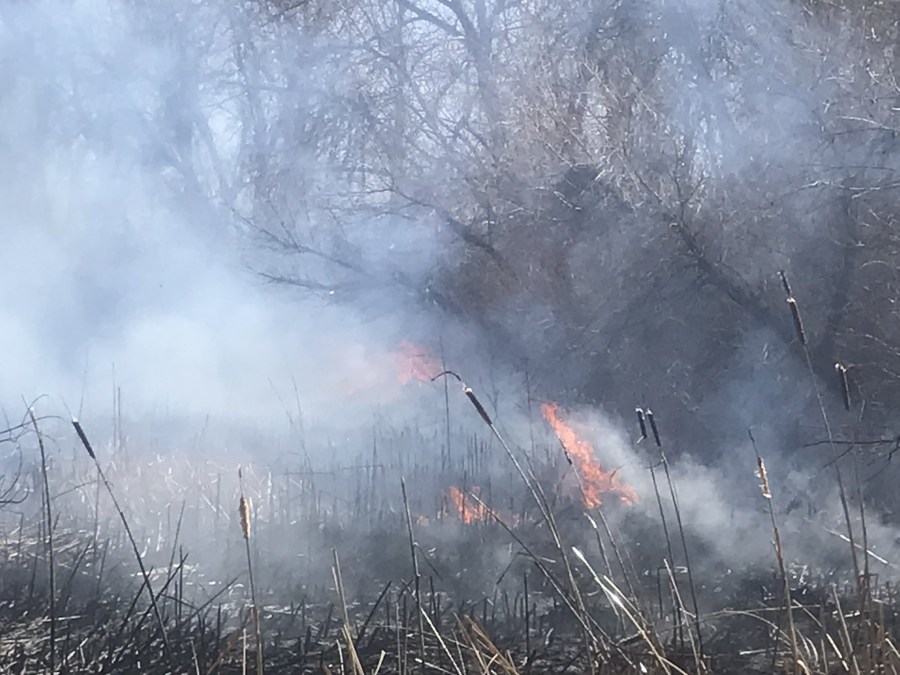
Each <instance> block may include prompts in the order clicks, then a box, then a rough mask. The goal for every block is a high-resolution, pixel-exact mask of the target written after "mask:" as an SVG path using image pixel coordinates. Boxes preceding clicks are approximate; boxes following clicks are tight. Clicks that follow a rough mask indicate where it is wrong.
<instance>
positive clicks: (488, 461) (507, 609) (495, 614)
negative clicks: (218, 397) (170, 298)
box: [0, 433, 898, 675]
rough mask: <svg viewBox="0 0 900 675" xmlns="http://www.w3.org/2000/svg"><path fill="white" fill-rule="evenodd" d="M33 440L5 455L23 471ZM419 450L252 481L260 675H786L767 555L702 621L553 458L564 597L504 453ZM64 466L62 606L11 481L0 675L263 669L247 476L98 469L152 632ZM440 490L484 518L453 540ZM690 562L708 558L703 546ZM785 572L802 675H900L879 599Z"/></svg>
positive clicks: (404, 448)
mask: <svg viewBox="0 0 900 675" xmlns="http://www.w3.org/2000/svg"><path fill="white" fill-rule="evenodd" d="M32 441H33V439H29V437H27V436H24V435H23V436H21V437H19V438H17V439H16V442H15V443H16V447H17V448H18V449H19V450H27V451H30V450H29V443H30V442H32ZM429 442H432V443H437V442H439V441H438V439H435V438H427V437H421V436H417V435H416V434H415V433H406V434H400V435H398V436H392V437H391V438H381V439H379V442H376V443H373V446H372V447H371V448H367V449H366V450H365V451H364V452H361V453H357V454H356V455H352V453H351V456H350V457H349V460H348V458H347V457H346V456H343V457H341V458H340V459H338V458H337V455H335V459H334V460H333V463H332V465H331V466H324V467H323V466H313V464H312V463H311V462H309V461H308V460H305V459H299V460H297V461H296V462H295V463H294V465H293V466H291V467H288V466H287V465H286V466H284V467H281V468H279V469H265V470H263V469H261V468H260V467H255V466H246V465H245V466H244V467H243V483H244V490H245V492H246V494H247V496H248V497H249V498H250V501H251V504H252V517H251V531H250V539H249V543H250V550H251V557H252V563H253V574H254V578H255V582H256V593H257V597H258V603H259V609H260V612H259V617H260V629H261V634H262V638H263V659H262V662H263V668H264V670H265V672H270V673H334V674H336V673H353V674H354V675H356V674H357V673H360V672H362V673H366V674H367V675H368V674H370V673H376V672H377V673H448V672H449V673H466V674H469V673H523V674H524V673H587V672H592V669H593V672H598V673H600V672H604V673H632V672H634V673H641V672H648V673H656V672H659V673H662V672H672V673H676V672H682V671H683V672H697V671H704V672H721V673H756V672H759V673H768V672H793V668H794V656H793V652H792V648H791V645H790V639H789V635H788V633H787V630H788V628H787V623H786V611H785V599H784V595H783V582H782V579H781V578H780V575H779V573H778V571H777V567H776V566H775V561H774V556H773V557H772V564H771V565H770V566H759V565H754V566H748V567H747V568H746V569H724V568H723V569H718V568H716V567H715V566H712V567H706V566H698V567H697V568H696V570H695V577H696V579H695V581H696V584H695V585H696V588H695V591H696V593H697V595H698V601H699V604H700V607H701V616H700V618H699V621H697V617H694V616H693V614H692V611H691V606H692V605H691V599H690V597H689V596H690V589H689V585H688V582H687V578H686V569H685V567H684V562H683V561H682V560H679V555H677V551H676V555H675V558H676V564H675V566H674V569H673V570H672V575H671V576H672V577H673V578H674V584H673V583H672V582H670V581H669V576H670V575H669V572H668V571H667V570H666V567H665V563H663V562H661V561H663V560H667V554H666V550H667V545H666V542H665V540H664V537H663V535H662V532H661V529H660V526H659V523H658V522H656V521H654V520H653V519H652V518H649V517H647V516H643V515H639V514H636V513H629V512H628V507H626V506H622V505H620V504H617V503H610V504H604V505H603V506H602V507H601V509H600V512H599V513H602V514H603V515H604V516H605V518H606V519H607V522H608V523H609V524H610V525H609V527H610V531H609V532H606V531H605V527H604V526H603V525H602V524H600V523H598V519H597V516H598V512H597V510H596V509H595V510H593V516H592V517H593V520H594V524H596V525H597V527H596V528H595V527H594V526H592V524H591V522H590V521H589V520H588V519H587V518H586V517H585V512H586V509H585V508H584V507H583V506H582V504H581V502H580V500H579V499H577V493H574V492H573V491H572V490H571V489H567V488H566V481H565V478H564V477H565V474H566V471H567V466H566V464H565V462H564V461H559V459H558V457H556V458H554V453H553V452H552V451H547V452H543V453H541V452H539V453H536V454H535V455H534V456H533V457H532V458H531V459H532V461H531V467H532V470H533V472H534V474H535V475H536V476H539V477H540V481H539V482H540V484H541V485H542V487H543V490H544V495H545V496H546V500H547V506H548V507H549V509H550V511H551V512H552V513H553V516H554V525H555V528H556V529H557V531H558V534H559V536H560V538H561V539H562V540H563V541H564V542H565V546H564V547H563V549H564V551H565V552H566V555H567V557H568V566H569V569H570V570H571V578H570V577H569V576H568V574H567V565H566V563H567V561H566V560H564V559H563V553H562V552H561V551H560V549H559V548H558V547H556V546H555V545H554V543H553V540H554V537H553V534H552V532H551V531H550V529H551V528H550V524H549V523H548V522H547V521H546V519H545V518H543V517H542V516H541V513H540V510H539V509H538V508H536V506H535V504H534V503H533V501H532V498H531V495H530V494H529V493H528V491H527V490H525V489H524V487H523V485H522V482H521V480H522V479H521V477H520V476H518V475H516V474H514V473H513V472H512V471H511V469H510V467H509V466H508V465H507V464H506V463H504V458H503V456H502V455H501V454H499V453H497V452H496V448H494V447H492V446H491V444H490V443H487V442H484V441H481V440H478V439H477V438H475V437H468V438H467V439H466V440H465V441H464V443H462V444H461V446H460V451H459V454H458V456H456V457H455V458H453V459H452V461H451V460H450V459H449V458H446V457H444V455H443V453H441V462H440V464H439V465H437V466H436V465H435V462H434V460H429V459H427V456H426V455H425V454H424V453H421V452H420V451H419V448H421V447H422V444H423V443H429ZM56 448H57V450H56V451H55V452H54V453H51V462H50V465H49V466H48V476H49V483H50V494H51V502H50V503H51V513H52V516H53V520H52V522H53V534H54V536H53V553H54V556H53V560H54V562H53V567H52V573H53V576H54V595H53V603H52V605H51V602H50V587H51V585H50V573H51V568H50V565H49V555H48V553H49V550H48V537H47V532H46V522H47V521H46V504H45V501H44V499H43V496H42V494H43V493H42V491H41V483H40V480H41V477H40V475H39V473H38V472H37V471H32V472H30V473H29V472H27V471H22V472H20V473H17V474H16V475H15V478H16V486H17V487H16V490H15V491H14V492H12V493H10V495H9V499H8V502H9V503H7V504H5V505H4V506H3V509H2V511H0V515H2V522H3V525H4V527H3V537H2V540H0V672H3V673H41V672H52V671H55V672H60V673H245V672H248V673H254V672H256V643H255V638H254V633H255V628H254V618H253V615H252V612H251V611H250V607H251V604H252V603H251V600H250V593H249V588H248V581H249V579H248V574H247V565H246V554H245V548H244V547H245V542H244V540H243V538H242V534H241V527H240V524H239V522H238V517H237V504H238V493H239V489H238V485H237V480H236V479H237V464H236V463H234V464H231V463H229V462H227V461H223V460H219V461H217V462H213V461H206V460H198V459H197V456H196V455H191V457H190V458H187V457H185V456H183V455H180V454H178V453H172V454H168V455H155V456H152V457H150V458H148V457H147V456H146V454H144V455H141V453H139V452H138V450H137V448H136V447H134V444H132V446H131V447H124V446H122V445H118V444H110V445H108V446H104V447H103V448H99V449H98V459H100V460H101V462H102V464H103V466H104V471H105V472H106V473H107V475H108V476H109V478H110V483H111V486H112V489H113V490H114V491H115V492H116V493H117V496H118V498H119V501H120V502H122V504H123V507H124V510H125V513H126V516H127V518H128V519H129V522H130V525H131V529H132V530H133V531H134V532H135V537H136V539H137V543H138V548H139V552H140V554H141V556H142V561H143V563H144V565H145V567H146V568H147V570H148V571H149V576H150V582H151V583H150V585H151V588H152V593H153V594H154V597H155V600H156V604H157V606H158V607H159V609H160V613H161V618H162V624H160V623H159V622H158V621H157V620H156V619H155V617H154V614H153V612H152V609H151V603H150V602H149V595H148V591H147V589H146V586H145V584H144V583H143V578H142V576H141V574H140V572H139V570H138V567H137V564H136V561H135V558H134V555H133V553H132V551H131V547H130V544H129V543H128V541H127V539H126V538H125V536H124V533H123V531H122V527H121V524H120V523H119V522H118V521H117V517H116V515H115V513H114V512H113V510H112V507H111V504H110V500H109V497H108V495H106V494H104V492H103V490H102V488H101V486H100V484H99V483H98V480H97V476H96V471H95V469H94V468H93V467H92V464H91V463H90V462H88V461H87V458H86V457H83V456H82V454H80V450H79V448H78V446H77V443H76V442H75V440H73V439H68V438H67V437H61V440H58V441H57V445H56ZM62 448H66V450H62ZM70 448H71V452H72V454H71V456H69V449H70ZM401 476H402V477H403V479H404V481H405V484H406V486H407V488H408V508H409V519H407V515H406V513H407V508H406V507H407V504H405V503H404V500H403V497H402V492H401V487H400V478H401ZM475 476H478V477H479V479H478V480H477V481H476V480H474V478H473V477H475ZM451 485H454V486H457V487H459V488H460V490H461V491H462V492H464V493H467V494H474V495H476V496H477V497H478V498H479V499H481V500H483V502H484V503H485V504H488V505H490V507H491V509H492V510H493V512H494V513H496V514H497V517H496V518H493V517H491V516H487V517H485V518H483V519H476V520H475V521H473V522H469V523H467V522H464V520H465V519H464V517H463V514H461V513H460V511H459V508H458V505H456V504H454V503H453V502H452V500H451V499H450V498H449V497H448V492H447V490H448V488H449V487H450V486H451ZM569 487H571V486H569ZM475 504H476V502H475V500H474V499H472V498H470V501H469V502H468V503H467V506H468V507H469V508H470V509H471V508H474V507H475ZM483 515H484V513H483V512H482V516H483ZM669 526H670V528H672V527H674V526H673V524H672V522H670V523H669ZM410 530H411V531H412V542H413V544H412V549H413V550H414V551H415V560H414V559H413V553H412V552H411V546H410ZM670 534H672V533H671V532H670ZM634 542H640V545H639V546H634V545H633V543H634ZM687 543H688V546H689V548H691V549H692V553H695V561H698V560H701V559H702V557H703V555H704V552H703V549H702V543H701V542H699V541H693V540H690V537H689V541H688V542H687ZM572 547H574V548H577V549H578V551H581V552H582V553H583V555H584V557H585V559H586V560H587V561H588V563H589V564H590V568H589V567H588V566H587V564H582V563H581V562H580V561H579V559H578V558H577V556H576V555H575V553H574V551H573V548H572ZM701 569H702V572H701ZM338 572H339V574H338ZM595 575H596V576H599V577H601V579H602V580H605V581H606V582H607V583H608V584H609V585H607V586H606V590H604V589H603V587H602V586H601V584H600V581H598V580H597V579H596V578H595ZM789 576H790V579H789V585H790V590H791V595H792V603H793V604H792V613H793V619H794V623H795V625H796V632H797V634H798V635H800V640H799V643H800V645H799V647H798V650H799V656H800V657H801V658H802V660H803V663H804V664H806V665H807V666H808V670H809V671H810V672H820V673H840V672H852V673H857V672H859V673H862V672H896V670H895V669H896V668H897V667H898V660H897V658H896V650H894V651H893V652H892V649H893V642H892V637H891V636H892V635H893V634H895V632H896V628H897V607H898V602H897V595H896V592H895V590H894V589H893V587H892V586H891V584H890V582H888V581H882V580H881V579H880V578H879V577H878V576H877V575H876V574H874V573H869V574H868V576H866V575H865V574H863V575H861V577H860V579H862V580H863V581H865V580H866V579H868V583H867V584H862V586H863V587H861V585H860V584H859V583H857V579H856V578H855V577H854V575H853V574H852V573H848V572H847V570H838V569H833V568H830V569H826V568H815V567H810V566H809V565H806V564H804V563H803V561H792V562H791V564H790V565H789ZM338 580H340V584H338ZM573 581H574V584H575V586H576V587H577V589H578V592H577V593H574V592H573V590H572V586H571V584H572V582H573ZM610 589H612V592H610ZM342 598H343V601H342ZM579 598H580V600H579ZM579 603H582V604H583V608H581V607H580V606H579ZM586 625H587V627H586ZM698 628H699V631H700V635H699V636H698V635H697V629H698ZM51 634H52V635H53V638H54V639H53V641H52V642H51ZM698 637H699V639H698ZM701 642H702V646H701ZM357 659H358V661H357Z"/></svg>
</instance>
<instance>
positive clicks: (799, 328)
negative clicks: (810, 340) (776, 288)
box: [787, 297, 806, 345]
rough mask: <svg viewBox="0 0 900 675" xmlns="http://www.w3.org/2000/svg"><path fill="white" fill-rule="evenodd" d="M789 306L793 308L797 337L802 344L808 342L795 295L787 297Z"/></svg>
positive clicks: (792, 314)
mask: <svg viewBox="0 0 900 675" xmlns="http://www.w3.org/2000/svg"><path fill="white" fill-rule="evenodd" d="M787 303H788V306H789V307H790V308H791V316H792V317H793V319H794V330H795V331H796V332H797V339H798V340H800V344H802V345H805V344H806V331H804V330H803V321H802V320H801V319H800V308H799V307H798V306H797V301H796V300H794V298H793V297H790V298H788V299H787Z"/></svg>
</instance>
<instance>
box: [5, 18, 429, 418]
mask: <svg viewBox="0 0 900 675" xmlns="http://www.w3.org/2000/svg"><path fill="white" fill-rule="evenodd" d="M210 13H213V12H212V10H211V9H209V10H203V9H202V8H197V7H195V8H184V9H183V10H180V11H179V12H176V13H175V14H174V15H173V16H171V17H168V18H167V17H165V16H162V15H160V14H154V13H153V12H151V11H150V10H148V11H147V12H146V13H144V12H142V11H140V10H138V9H137V8H130V7H129V6H128V5H127V4H120V3H109V4H107V3H104V2H75V3H69V4H68V5H66V7H65V8H60V7H57V6H53V5H51V4H48V3H29V4H27V5H13V6H10V7H7V8H5V9H4V10H3V11H2V13H0V34H2V40H0V42H2V45H3V46H2V47H0V62H2V63H3V70H4V72H5V74H6V81H5V82H4V86H3V92H2V97H0V112H2V118H3V123H2V125H0V154H2V157H3V162H2V169H0V172H2V176H3V180H2V186H0V212H2V213H3V214H4V225H3V243H4V251H5V252H6V255H5V256H4V257H5V261H4V264H3V265H2V269H0V323H2V325H3V330H2V331H0V352H2V355H3V358H2V361H0V403H2V405H3V407H4V409H5V410H6V411H7V414H8V415H10V416H13V417H15V416H16V415H17V414H18V410H19V409H21V406H22V405H23V400H25V401H31V400H33V399H35V398H37V397H39V396H42V395H48V396H49V397H50V401H51V402H49V403H45V404H42V407H46V408H49V409H52V410H53V412H56V413H63V410H64V409H65V408H67V409H68V410H69V411H71V412H72V413H73V414H76V415H82V414H83V415H87V416H101V415H106V414H107V413H108V412H109V408H110V407H111V406H112V401H113V391H114V388H116V387H118V388H120V389H121V391H122V398H123V407H124V413H125V414H126V415H127V416H129V417H132V418H134V419H137V420H139V419H140V418H141V417H142V416H143V415H146V414H149V413H154V414H165V415H170V416H172V417H185V418H191V417H199V418H201V419H202V417H203V416H206V415H212V416H214V417H216V418H219V419H227V420H231V421H232V422H234V423H243V422H248V421H253V422H254V423H257V424H259V425H261V426H263V425H266V424H272V423H275V422H276V421H277V422H283V421H284V417H285V416H284V410H283V407H284V405H285V403H284V401H285V400H289V401H290V407H291V408H293V407H295V402H294V399H295V392H296V397H297V398H298V399H299V401H297V403H299V405H301V406H302V408H303V409H304V411H305V412H306V413H307V414H308V415H309V416H310V417H311V418H312V419H316V418H317V417H321V418H323V419H325V420H328V418H329V417H330V418H331V419H330V420H328V421H334V417H335V415H334V413H333V410H334V407H335V406H336V404H337V403H338V402H339V401H342V403H341V405H342V406H343V412H342V414H343V415H345V416H346V415H348V414H349V413H352V412H353V410H352V409H348V408H347V406H348V405H351V406H352V402H351V403H349V404H348V403H347V398H348V397H347V393H348V392H352V391H354V390H358V389H363V388H365V389H368V390H369V391H368V393H366V394H363V395H362V403H363V404H365V405H370V406H371V405H373V404H374V400H373V399H376V398H377V400H378V402H379V403H381V404H386V403H388V402H390V400H391V398H392V397H395V396H396V395H397V389H398V387H396V386H393V387H392V386H391V385H396V377H395V373H394V369H395V366H394V365H392V364H391V363H390V358H391V357H390V352H391V350H393V349H394V348H395V346H396V343H397V341H398V339H399V337H401V336H402V337H406V336H407V335H404V333H405V332H406V331H405V330H404V331H401V330H400V327H399V321H398V317H399V318H400V319H404V320H405V321H406V323H407V326H408V327H411V328H412V330H410V331H409V334H413V333H414V331H415V323H414V319H415V313H414V312H408V313H407V312H404V311H403V309H402V305H403V304H404V303H405V302H406V300H405V298H403V297H401V296H400V295H399V294H398V296H397V297H395V298H391V297H384V296H381V297H377V298H375V297H374V296H373V295H371V294H370V295H369V296H367V300H368V302H367V303H366V304H365V307H366V309H367V311H366V312H363V311H359V310H357V309H354V308H352V307H350V308H348V307H346V306H341V305H339V304H338V303H328V302H327V301H326V302H323V301H321V300H315V299H314V300H309V299H304V298H303V297H296V295H292V294H290V293H288V292H285V291H284V290H282V291H279V290H278V289H277V288H273V287H272V286H271V285H269V284H266V283H264V282H263V281H262V280H261V279H260V278H259V277H258V276H257V275H256V274H255V269H258V267H259V263H260V260H261V259H262V258H261V257H260V255H259V254H257V253H256V252H255V251H253V250H251V249H250V248H248V246H246V245H245V244H244V242H243V237H244V234H243V232H244V230H243V229H242V228H243V222H242V221H241V220H240V219H239V218H237V217H235V212H234V209H233V208H232V207H230V206H229V204H228V203H226V202H225V201H224V200H223V196H224V194H225V192H226V190H225V189H224V187H223V185H221V184H220V183H219V181H221V179H222V173H226V172H227V168H223V167H222V165H225V164H227V163H228V162H229V161H231V162H234V163H236V162H238V161H239V159H240V158H238V157H237V156H236V155H234V156H229V154H228V153H229V151H231V152H232V153H236V151H235V150H234V144H233V143H231V142H229V140H228V139H229V138H230V137H233V136H234V135H235V133H236V125H238V124H239V121H237V120H235V119H229V118H228V113H230V112H233V110H231V109H229V108H228V106H227V103H222V104H220V105H218V106H216V107H212V106H211V102H210V101H192V99H191V95H189V94H185V95H184V99H183V100H177V96H176V94H177V92H178V91H179V90H190V89H191V88H192V86H193V87H194V89H195V94H194V95H196V96H202V92H203V90H204V86H206V85H205V84H204V83H199V84H197V83H196V82H195V80H196V78H197V77H198V72H197V71H198V69H200V68H201V67H203V66H207V67H209V65H210V62H209V61H208V60H209V59H213V58H215V56H214V53H213V50H212V49H211V48H210V46H209V45H207V48H208V49H210V51H209V52H207V53H203V54H200V53H198V52H200V50H201V48H202V47H195V48H194V49H193V52H194V53H192V51H191V50H190V49H187V50H186V49H185V45H184V44H182V43H181V42H180V41H179V40H178V39H177V37H178V35H179V33H184V34H187V35H188V36H190V35H193V36H195V37H198V38H209V39H212V37H213V35H214V34H213V33H212V31H211V30H209V31H205V29H204V26H203V25H202V24H201V23H200V22H202V21H203V19H204V18H205V17H208V16H209V14H210ZM167 25H168V26H169V28H171V30H172V32H173V34H172V35H171V36H169V39H165V38H163V37H162V33H164V32H165V26H167ZM215 46H216V45H214V44H213V45H212V47H215ZM192 82H193V85H192ZM172 92H176V93H172ZM173 96H176V100H174V101H173V100H171V99H172V97H173ZM179 104H180V105H184V106H187V108H186V109H182V110H179V109H177V108H176V109H172V106H177V105H179ZM207 105H209V107H208V108H207V107H204V106H207ZM193 106H196V107H197V110H195V109H194V108H193ZM193 112H203V113H205V114H206V117H205V118H201V119H200V121H198V120H196V119H195V120H188V123H189V124H201V123H202V124H208V125H209V126H208V133H209V134H210V139H211V140H212V141H213V142H214V144H215V145H216V147H217V149H218V151H219V152H221V153H222V155H221V156H219V157H217V158H216V160H215V161H216V162H218V166H217V167H214V166H213V163H214V162H213V160H212V159H211V157H210V156H209V154H208V153H209V151H210V148H209V147H208V146H206V140H207V139H204V138H198V137H197V136H194V137H193V138H192V137H191V135H190V133H189V132H188V133H187V134H185V130H184V128H183V124H184V122H185V119H184V118H185V117H187V116H188V115H190V114H192V113H193ZM198 148H199V149H198ZM307 168H308V169H309V170H311V171H314V170H316V167H315V166H314V165H312V164H311V163H310V164H308V165H307ZM219 172H222V173H219ZM321 172H322V174H323V175H327V172H326V171H325V170H324V169H322V170H321ZM236 188H237V186H232V189H236ZM380 229H381V228H380V226H379V224H378V223H372V227H370V228H369V229H368V230H366V233H365V234H366V237H365V238H362V237H360V239H359V240H358V241H354V242H353V244H354V246H356V247H357V248H358V249H359V250H361V251H365V254H366V256H367V257H368V258H367V261H366V262H367V265H370V266H371V267H373V268H379V267H384V266H386V265H387V264H388V261H386V260H385V259H383V256H381V255H380V253H379V251H380V250H382V249H383V250H384V251H385V252H387V251H391V252H394V253H395V254H396V255H395V256H394V258H396V259H401V258H402V260H403V271H404V273H405V274H406V275H407V276H408V278H409V279H410V280H411V283H413V284H415V283H418V280H419V279H420V278H421V277H422V275H423V274H424V272H425V269H426V268H427V266H428V265H429V264H430V262H431V256H430V254H429V252H428V251H429V250H431V249H433V248H434V247H435V246H436V244H435V243H434V242H432V241H429V240H426V239H425V238H423V237H421V236H414V235H413V234H409V235H407V236H404V237H402V238H398V237H396V235H394V239H393V240H391V238H390V236H388V237H387V238H386V237H385V236H384V235H383V233H382V232H381V231H380ZM395 229H396V228H395ZM394 258H392V262H393V260H394ZM407 263H410V264H407ZM407 306H408V303H407ZM406 315H408V316H406ZM373 376H374V382H373V381H371V380H372V378H373ZM366 380H369V381H368V384H367V386H366V387H360V386H359V385H360V381H366ZM376 387H380V388H381V389H380V391H379V393H378V395H377V397H376V396H375V395H374V394H373V393H372V390H373V389H375V388H376ZM386 389H387V390H386ZM366 397H368V400H366ZM329 411H332V412H331V413H329Z"/></svg>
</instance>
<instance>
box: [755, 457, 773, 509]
mask: <svg viewBox="0 0 900 675" xmlns="http://www.w3.org/2000/svg"><path fill="white" fill-rule="evenodd" d="M756 477H757V478H759V489H760V492H762V496H763V497H764V498H765V499H772V491H771V490H770V489H769V474H768V473H766V463H765V462H763V458H762V457H760V456H759V455H757V457H756Z"/></svg>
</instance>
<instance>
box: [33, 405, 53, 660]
mask: <svg viewBox="0 0 900 675" xmlns="http://www.w3.org/2000/svg"><path fill="white" fill-rule="evenodd" d="M28 417H29V418H30V419H31V425H32V426H33V427H34V433H35V434H37V440H38V447H39V448H40V451H41V476H42V477H43V483H44V507H45V508H44V513H45V514H46V516H47V566H48V572H49V575H50V672H51V673H52V672H55V671H56V570H55V565H54V564H53V512H52V511H51V506H50V481H49V479H48V478H47V453H46V451H45V449H44V435H43V434H42V433H41V430H40V428H38V424H37V420H36V419H35V417H34V410H32V409H31V408H28Z"/></svg>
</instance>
